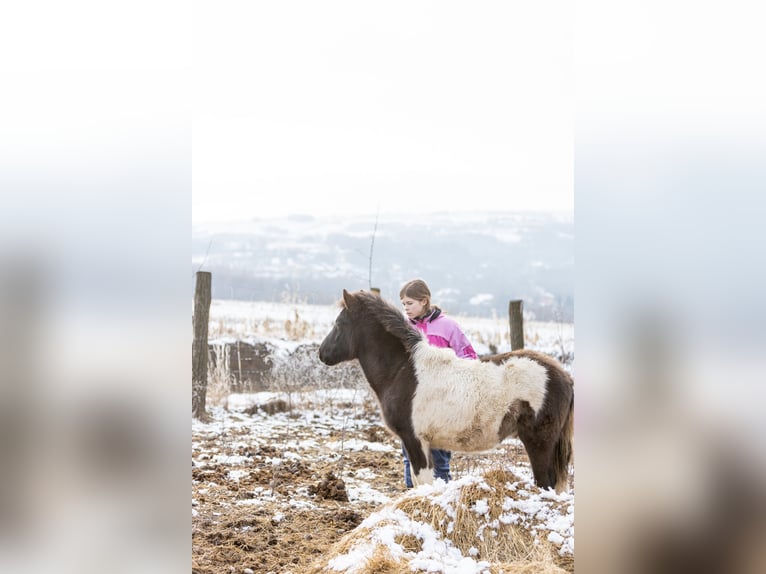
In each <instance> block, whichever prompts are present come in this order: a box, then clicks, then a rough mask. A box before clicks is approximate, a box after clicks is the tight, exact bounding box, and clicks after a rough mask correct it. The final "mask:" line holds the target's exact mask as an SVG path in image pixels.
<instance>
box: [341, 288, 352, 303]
mask: <svg viewBox="0 0 766 574" xmlns="http://www.w3.org/2000/svg"><path fill="white" fill-rule="evenodd" d="M353 299H354V298H353V297H352V296H351V293H349V292H348V291H346V290H345V289H344V290H343V302H344V303H345V304H346V307H348V306H349V305H351V304H352V302H353Z"/></svg>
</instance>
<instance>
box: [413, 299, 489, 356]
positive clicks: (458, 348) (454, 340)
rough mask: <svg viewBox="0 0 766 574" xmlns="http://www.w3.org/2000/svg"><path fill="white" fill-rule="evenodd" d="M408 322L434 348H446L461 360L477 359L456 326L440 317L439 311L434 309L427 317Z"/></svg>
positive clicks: (452, 321) (454, 323)
mask: <svg viewBox="0 0 766 574" xmlns="http://www.w3.org/2000/svg"><path fill="white" fill-rule="evenodd" d="M410 322H411V323H412V324H413V325H415V327H416V328H417V329H418V330H419V331H421V332H422V333H423V334H425V335H426V337H427V338H428V342H429V344H431V345H433V346H434V347H448V348H450V349H452V350H453V351H455V354H456V355H457V356H458V357H460V358H462V359H476V358H478V357H477V356H476V351H474V349H473V347H472V346H471V343H470V342H469V341H468V338H467V337H466V336H465V334H463V331H461V330H460V327H459V326H458V324H457V323H456V322H455V321H454V320H453V319H451V318H450V317H447V316H445V315H442V313H441V309H439V308H435V310H434V311H433V312H432V313H431V314H430V315H429V316H427V317H424V318H423V319H418V320H412V319H411V320H410Z"/></svg>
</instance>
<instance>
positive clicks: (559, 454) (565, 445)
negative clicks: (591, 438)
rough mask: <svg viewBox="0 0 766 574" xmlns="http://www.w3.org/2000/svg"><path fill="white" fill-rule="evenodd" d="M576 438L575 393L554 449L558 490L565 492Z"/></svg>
mask: <svg viewBox="0 0 766 574" xmlns="http://www.w3.org/2000/svg"><path fill="white" fill-rule="evenodd" d="M573 440H574V395H572V398H571V399H570V401H569V411H568V412H567V418H566V420H565V421H564V426H563V427H562V429H561V434H560V435H559V439H558V440H557V441H556V446H555V448H554V451H553V466H554V469H555V472H556V492H564V491H565V490H566V489H567V483H568V481H569V463H570V462H571V461H572V443H573Z"/></svg>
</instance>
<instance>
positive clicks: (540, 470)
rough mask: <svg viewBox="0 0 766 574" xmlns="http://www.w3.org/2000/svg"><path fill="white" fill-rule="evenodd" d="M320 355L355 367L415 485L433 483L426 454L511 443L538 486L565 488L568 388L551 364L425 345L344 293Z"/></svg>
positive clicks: (528, 356)
mask: <svg viewBox="0 0 766 574" xmlns="http://www.w3.org/2000/svg"><path fill="white" fill-rule="evenodd" d="M341 306H342V310H341V312H340V314H339V315H338V317H337V318H336V320H335V324H334V326H333V328H332V330H331V331H330V333H329V334H328V335H327V336H326V337H325V339H324V341H322V344H321V346H320V347H319V359H320V360H321V361H322V362H323V363H325V364H326V365H336V364H338V363H340V362H343V361H349V360H351V359H358V360H359V364H360V365H361V367H362V371H363V372H364V375H365V377H366V378H367V381H368V382H369V384H370V386H371V387H372V389H373V391H374V392H375V394H376V396H377V398H378V402H379V403H380V409H381V412H382V414H383V420H384V422H385V424H386V426H387V427H388V428H389V430H391V432H393V433H394V434H395V435H397V436H398V437H399V438H400V439H401V440H402V442H403V444H404V448H405V449H406V450H407V454H408V456H409V459H410V464H411V466H412V470H413V478H414V481H415V484H424V483H430V482H432V481H433V461H432V460H431V458H430V449H432V448H439V449H445V450H454V451H460V452H476V451H483V450H488V449H491V448H493V447H495V446H496V445H497V444H499V443H500V442H501V441H502V440H503V439H505V438H506V437H509V436H510V437H518V438H519V439H521V442H522V443H523V444H524V447H525V448H526V450H527V455H528V456H529V460H530V463H531V465H532V472H533V474H534V478H535V482H536V483H537V485H538V486H540V487H541V488H551V487H553V488H555V489H556V491H558V492H561V491H563V490H566V488H567V478H568V470H569V469H568V467H569V462H570V460H571V458H572V440H573V426H574V384H573V381H572V378H571V377H570V375H569V373H567V372H566V371H565V370H564V368H563V367H562V366H561V365H560V364H559V363H558V362H557V361H556V360H554V359H553V358H551V357H548V356H547V355H544V354H542V353H537V352H534V351H526V350H520V351H512V352H510V353H502V354H499V355H493V356H490V357H482V359H481V361H471V360H466V359H459V358H458V357H457V356H456V355H455V353H454V351H453V350H452V349H442V348H437V347H432V346H431V345H429V344H428V341H427V340H426V339H425V337H424V336H423V335H422V334H421V333H420V332H419V331H418V330H417V329H415V328H413V327H412V325H410V323H409V322H408V320H407V318H406V317H405V316H404V315H403V313H402V312H401V311H400V310H399V309H398V308H396V307H394V306H393V305H391V304H390V303H387V302H386V301H385V300H383V299H382V298H380V297H379V296H376V295H374V294H372V293H368V292H365V291H358V292H355V293H349V292H348V291H346V290H345V289H344V290H343V300H342V301H341Z"/></svg>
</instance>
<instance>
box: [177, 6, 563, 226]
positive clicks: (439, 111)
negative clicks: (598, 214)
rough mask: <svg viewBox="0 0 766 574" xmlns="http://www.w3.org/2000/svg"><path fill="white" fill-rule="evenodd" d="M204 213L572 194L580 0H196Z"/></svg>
mask: <svg viewBox="0 0 766 574" xmlns="http://www.w3.org/2000/svg"><path fill="white" fill-rule="evenodd" d="M195 9H196V11H195V21H194V26H195V29H194V85H193V91H194V94H195V96H194V123H193V146H194V150H193V154H194V155H193V208H192V217H193V220H194V221H209V220H226V219H249V218H253V217H265V216H279V215H286V214H290V213H310V214H316V215H325V214H354V213H375V212H376V211H378V210H380V212H382V213H386V212H413V211H414V212H427V211H434V210H440V211H445V210H446V211H455V212H458V211H462V210H471V209H474V210H475V209H486V208H491V209H502V210H516V209H519V210H563V211H572V209H573V191H572V189H573V181H572V180H573V177H572V170H573V105H572V89H573V85H572V84H573V81H572V78H573V70H572V26H573V12H572V8H571V2H565V1H545V2H525V3H519V2H513V3H511V2H505V1H503V2H482V3H466V2H443V1H440V2H417V3H415V2H386V3H368V2H364V3H362V2H356V1H348V2H313V1H309V2H303V1H298V2H255V3H254V2H249V1H238V2H236V1H235V2H227V3H225V4H222V3H209V2H198V3H197V5H196V7H195Z"/></svg>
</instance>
